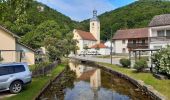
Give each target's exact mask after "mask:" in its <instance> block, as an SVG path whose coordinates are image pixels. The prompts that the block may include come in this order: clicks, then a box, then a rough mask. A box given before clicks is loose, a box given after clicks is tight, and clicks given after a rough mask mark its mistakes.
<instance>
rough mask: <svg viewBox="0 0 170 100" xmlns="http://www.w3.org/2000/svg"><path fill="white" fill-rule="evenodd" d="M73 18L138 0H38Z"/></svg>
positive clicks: (79, 17)
mask: <svg viewBox="0 0 170 100" xmlns="http://www.w3.org/2000/svg"><path fill="white" fill-rule="evenodd" d="M37 1H39V2H41V3H43V4H45V5H47V6H49V7H51V8H53V9H55V10H57V11H59V12H61V13H63V14H64V15H66V16H69V17H70V18H71V19H72V20H76V21H83V20H85V19H88V18H91V17H92V11H93V10H94V9H96V10H97V11H98V15H100V14H102V13H104V12H106V11H111V10H114V9H116V8H119V7H122V6H125V5H127V4H130V3H132V2H134V1H136V0H37Z"/></svg>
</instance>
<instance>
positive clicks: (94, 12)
mask: <svg viewBox="0 0 170 100" xmlns="http://www.w3.org/2000/svg"><path fill="white" fill-rule="evenodd" d="M90 21H99V19H98V18H97V10H96V9H94V10H93V17H92V18H91V19H90Z"/></svg>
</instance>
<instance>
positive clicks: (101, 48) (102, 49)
mask: <svg viewBox="0 0 170 100" xmlns="http://www.w3.org/2000/svg"><path fill="white" fill-rule="evenodd" d="M88 51H90V52H97V53H98V54H101V55H110V48H109V47H107V46H106V45H105V44H104V43H99V44H95V45H93V46H91V47H90V49H88Z"/></svg>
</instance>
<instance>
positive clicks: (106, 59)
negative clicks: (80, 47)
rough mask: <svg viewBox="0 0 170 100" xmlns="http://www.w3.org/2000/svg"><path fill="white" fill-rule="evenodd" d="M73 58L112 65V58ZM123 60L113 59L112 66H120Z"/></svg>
mask: <svg viewBox="0 0 170 100" xmlns="http://www.w3.org/2000/svg"><path fill="white" fill-rule="evenodd" d="M70 57H71V58H76V59H82V60H89V61H95V62H103V63H111V59H110V58H96V57H94V56H87V55H86V56H85V57H84V56H70ZM120 59H121V58H113V59H112V64H116V65H120V63H119V60H120Z"/></svg>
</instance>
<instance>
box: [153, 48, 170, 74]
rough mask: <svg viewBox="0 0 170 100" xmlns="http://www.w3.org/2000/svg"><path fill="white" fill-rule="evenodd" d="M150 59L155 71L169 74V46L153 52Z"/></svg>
mask: <svg viewBox="0 0 170 100" xmlns="http://www.w3.org/2000/svg"><path fill="white" fill-rule="evenodd" d="M151 59H152V62H153V64H154V65H155V68H154V69H155V71H156V73H159V74H164V75H167V76H170V46H167V48H162V49H161V50H159V51H157V52H156V53H154V54H153V55H152V57H151Z"/></svg>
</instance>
